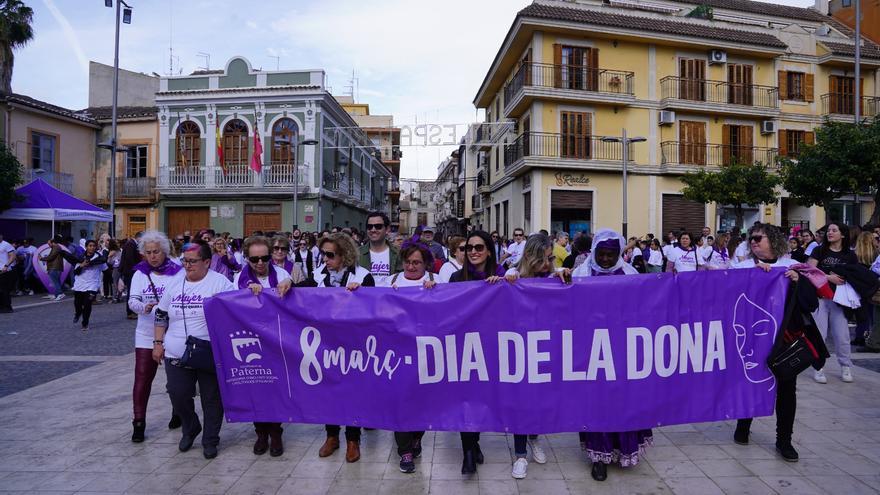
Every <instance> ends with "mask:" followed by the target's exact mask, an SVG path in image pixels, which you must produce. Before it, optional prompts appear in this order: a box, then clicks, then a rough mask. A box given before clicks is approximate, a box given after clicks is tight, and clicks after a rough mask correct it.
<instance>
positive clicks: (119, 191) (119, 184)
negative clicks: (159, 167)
mask: <svg viewBox="0 0 880 495" xmlns="http://www.w3.org/2000/svg"><path fill="white" fill-rule="evenodd" d="M155 191H156V178H155V177H117V178H116V197H117V198H151V197H152V196H153V194H154V193H155ZM107 195H108V197H109V195H110V177H107Z"/></svg>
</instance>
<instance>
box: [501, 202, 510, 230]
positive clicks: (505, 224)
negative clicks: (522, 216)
mask: <svg viewBox="0 0 880 495" xmlns="http://www.w3.org/2000/svg"><path fill="white" fill-rule="evenodd" d="M501 204H502V205H503V207H504V237H510V232H509V231H508V230H507V229H508V220H509V219H510V218H509V215H508V214H509V209H508V204H507V201H505V202H503V203H501Z"/></svg>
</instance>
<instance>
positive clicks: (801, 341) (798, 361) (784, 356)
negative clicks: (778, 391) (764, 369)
mask: <svg viewBox="0 0 880 495" xmlns="http://www.w3.org/2000/svg"><path fill="white" fill-rule="evenodd" d="M818 358H819V355H818V353H817V352H816V350H815V349H814V348H813V346H812V345H810V343H809V342H807V339H806V337H804V335H803V334H801V335H799V336H798V337H797V338H795V339H794V341H793V342H792V343H791V344H789V345H788V346H786V347H785V348H784V349H782V350H781V351H779V352H777V353H775V354H773V355H771V356H770V358H769V359H768V360H767V365H768V366H769V367H770V371H772V372H773V374H774V375H775V376H776V377H777V378H779V379H780V380H783V381H785V380H793V379H794V378H795V377H797V376H798V375H799V374H801V372H802V371H804V370H805V369H807V368H809V367H810V366H812V365H813V362H814V361H815V360H816V359H818Z"/></svg>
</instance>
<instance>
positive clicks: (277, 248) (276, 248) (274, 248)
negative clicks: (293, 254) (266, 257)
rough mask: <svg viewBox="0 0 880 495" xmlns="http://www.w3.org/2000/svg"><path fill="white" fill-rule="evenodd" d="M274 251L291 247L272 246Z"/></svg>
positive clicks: (288, 249) (285, 250) (287, 249)
mask: <svg viewBox="0 0 880 495" xmlns="http://www.w3.org/2000/svg"><path fill="white" fill-rule="evenodd" d="M272 251H284V252H287V251H290V248H286V247H284V246H272Z"/></svg>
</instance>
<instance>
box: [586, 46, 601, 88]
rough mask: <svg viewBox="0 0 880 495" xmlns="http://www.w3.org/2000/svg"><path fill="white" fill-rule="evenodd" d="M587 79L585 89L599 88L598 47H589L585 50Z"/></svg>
mask: <svg viewBox="0 0 880 495" xmlns="http://www.w3.org/2000/svg"><path fill="white" fill-rule="evenodd" d="M587 65H588V67H587V80H588V81H589V83H588V84H589V86H588V87H587V90H589V91H598V90H599V49H598V48H590V49H589V51H588V52H587Z"/></svg>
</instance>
